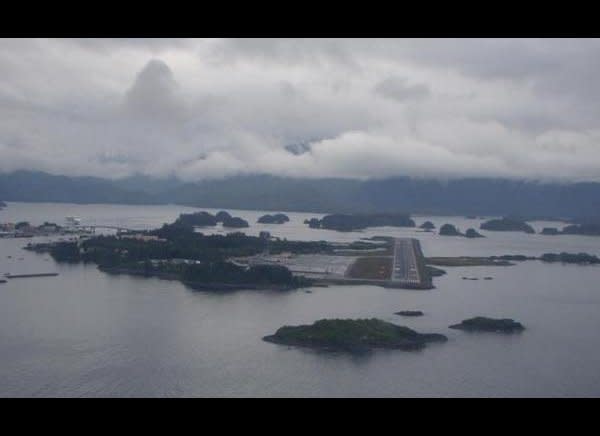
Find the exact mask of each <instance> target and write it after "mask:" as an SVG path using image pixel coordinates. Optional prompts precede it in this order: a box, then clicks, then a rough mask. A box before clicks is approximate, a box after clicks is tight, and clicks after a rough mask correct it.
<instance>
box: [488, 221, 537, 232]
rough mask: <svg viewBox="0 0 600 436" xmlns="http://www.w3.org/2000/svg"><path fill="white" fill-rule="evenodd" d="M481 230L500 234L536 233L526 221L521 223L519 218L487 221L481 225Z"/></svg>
mask: <svg viewBox="0 0 600 436" xmlns="http://www.w3.org/2000/svg"><path fill="white" fill-rule="evenodd" d="M479 228H480V229H482V230H491V231H499V232H525V233H535V230H534V229H533V227H531V226H530V225H529V224H527V223H526V222H525V221H521V220H519V219H517V218H508V217H504V218H500V219H492V220H489V221H486V222H484V223H481V225H480V226H479Z"/></svg>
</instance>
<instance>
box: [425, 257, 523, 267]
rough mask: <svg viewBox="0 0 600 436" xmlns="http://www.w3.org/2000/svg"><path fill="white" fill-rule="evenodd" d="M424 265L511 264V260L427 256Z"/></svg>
mask: <svg viewBox="0 0 600 436" xmlns="http://www.w3.org/2000/svg"><path fill="white" fill-rule="evenodd" d="M425 264H426V265H435V266H513V265H515V264H514V263H512V262H509V261H508V260H507V259H503V258H501V257H500V256H489V257H483V256H480V257H477V256H456V257H427V258H425Z"/></svg>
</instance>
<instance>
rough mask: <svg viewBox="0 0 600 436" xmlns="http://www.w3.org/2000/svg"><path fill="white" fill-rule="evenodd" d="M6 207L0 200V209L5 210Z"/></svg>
mask: <svg viewBox="0 0 600 436" xmlns="http://www.w3.org/2000/svg"><path fill="white" fill-rule="evenodd" d="M5 207H6V203H5V202H3V201H2V200H0V209H2V208H5Z"/></svg>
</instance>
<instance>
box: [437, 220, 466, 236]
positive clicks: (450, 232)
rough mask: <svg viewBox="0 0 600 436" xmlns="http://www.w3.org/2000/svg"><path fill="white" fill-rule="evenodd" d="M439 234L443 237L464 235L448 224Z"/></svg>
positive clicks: (441, 228)
mask: <svg viewBox="0 0 600 436" xmlns="http://www.w3.org/2000/svg"><path fill="white" fill-rule="evenodd" d="M439 234H440V235H442V236H463V234H462V233H460V232H459V231H458V229H457V228H456V226H453V225H452V224H448V223H446V224H444V225H443V226H442V227H440V231H439Z"/></svg>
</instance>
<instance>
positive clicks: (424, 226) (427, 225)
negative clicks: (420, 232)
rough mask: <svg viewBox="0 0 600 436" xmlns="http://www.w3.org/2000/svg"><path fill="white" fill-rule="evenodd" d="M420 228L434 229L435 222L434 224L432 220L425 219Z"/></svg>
mask: <svg viewBox="0 0 600 436" xmlns="http://www.w3.org/2000/svg"><path fill="white" fill-rule="evenodd" d="M419 228H421V229H425V230H433V229H435V224H433V223H432V222H431V221H425V222H424V223H423V224H421V225H420V226H419Z"/></svg>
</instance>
